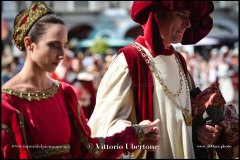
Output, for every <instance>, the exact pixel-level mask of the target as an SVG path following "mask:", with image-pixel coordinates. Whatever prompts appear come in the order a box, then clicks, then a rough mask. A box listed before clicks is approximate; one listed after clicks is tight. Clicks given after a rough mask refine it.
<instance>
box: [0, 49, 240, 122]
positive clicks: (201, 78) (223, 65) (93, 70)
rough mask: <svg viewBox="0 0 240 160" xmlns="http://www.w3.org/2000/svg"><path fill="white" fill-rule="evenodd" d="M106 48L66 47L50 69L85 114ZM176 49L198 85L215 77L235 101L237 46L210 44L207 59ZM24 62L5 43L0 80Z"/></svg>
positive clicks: (228, 98) (109, 55)
mask: <svg viewBox="0 0 240 160" xmlns="http://www.w3.org/2000/svg"><path fill="white" fill-rule="evenodd" d="M109 50H110V51H108V52H107V53H106V54H96V53H90V51H89V50H86V51H85V52H76V51H72V50H67V52H66V58H65V59H64V60H63V61H62V62H61V63H60V64H59V66H58V67H57V69H56V71H55V72H54V73H49V75H50V76H51V77H52V78H54V79H57V80H60V81H64V82H66V83H69V84H71V85H72V86H73V88H74V90H75V92H76V93H77V96H78V99H79V103H80V104H81V105H82V106H83V108H84V112H85V114H86V117H87V118H89V117H90V116H91V113H92V111H93V109H94V106H95V99H96V91H97V89H98V85H99V83H100V81H101V79H102V77H103V75H104V74H105V72H106V70H107V68H108V66H109V65H110V64H111V62H112V60H113V59H114V57H115V56H116V52H114V50H112V49H109ZM178 51H179V52H180V53H181V54H182V55H183V56H184V57H185V59H186V61H187V64H188V69H189V70H190V72H191V73H192V75H193V77H194V80H195V82H196V85H197V86H199V88H200V89H205V88H206V87H207V86H209V85H210V84H211V83H213V82H215V81H216V80H218V82H219V86H220V89H221V91H222V93H223V96H224V98H225V99H226V102H227V103H234V104H238V93H239V91H238V85H239V84H238V83H239V80H238V54H239V53H238V46H236V47H235V48H229V47H227V46H220V47H219V48H213V49H211V50H210V52H209V56H210V58H209V59H205V58H204V57H203V56H202V55H201V53H198V52H196V53H191V54H190V53H188V52H186V51H184V50H182V49H179V50H178ZM23 62H24V57H23V55H21V54H19V55H18V56H14V54H12V53H11V48H10V46H4V49H3V51H2V84H3V83H5V82H6V81H7V80H9V78H11V77H12V76H14V75H15V74H16V73H18V72H19V71H20V69H21V67H22V66H23ZM237 110H238V109H237Z"/></svg>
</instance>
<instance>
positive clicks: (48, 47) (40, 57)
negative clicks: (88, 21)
mask: <svg viewBox="0 0 240 160" xmlns="http://www.w3.org/2000/svg"><path fill="white" fill-rule="evenodd" d="M46 28H47V29H46V33H45V34H43V35H42V36H41V38H40V39H39V41H38V42H36V43H33V49H32V52H30V57H31V60H32V62H33V64H34V68H36V69H38V68H39V69H40V70H43V71H46V72H53V71H54V70H55V69H56V67H57V66H58V64H59V62H60V61H61V60H62V59H63V58H64V55H65V49H66V46H67V33H68V32H67V28H66V26H64V25H62V24H52V23H49V24H47V26H46Z"/></svg>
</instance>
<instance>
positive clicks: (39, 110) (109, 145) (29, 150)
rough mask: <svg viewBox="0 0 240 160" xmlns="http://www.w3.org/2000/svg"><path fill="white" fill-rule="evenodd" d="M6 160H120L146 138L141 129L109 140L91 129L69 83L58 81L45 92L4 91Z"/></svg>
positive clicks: (136, 126) (3, 150)
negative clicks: (122, 155) (107, 159)
mask: <svg viewBox="0 0 240 160" xmlns="http://www.w3.org/2000/svg"><path fill="white" fill-rule="evenodd" d="M1 110H2V121H1V127H2V139H1V141H2V142H1V143H2V144H1V154H2V157H3V158H20V159H29V158H117V157H118V156H120V155H121V154H122V153H123V152H125V151H130V152H132V151H133V150H132V149H131V148H130V147H127V146H131V145H138V144H140V143H141V140H142V139H143V136H144V134H143V131H142V130H141V128H140V126H138V125H133V126H132V127H127V128H126V129H125V130H124V131H123V132H120V133H116V134H114V135H113V136H111V137H106V138H100V137H98V138H91V130H90V128H89V127H88V125H87V122H86V118H85V115H84V113H83V111H82V109H81V107H80V106H79V105H78V102H77V97H76V95H75V93H74V91H73V89H72V88H71V86H69V85H68V84H66V83H64V82H59V81H54V83H53V85H52V87H50V88H49V89H47V90H45V91H42V92H34V93H25V92H24V93H23V92H18V91H15V90H11V89H6V88H5V89H2V108H1Z"/></svg>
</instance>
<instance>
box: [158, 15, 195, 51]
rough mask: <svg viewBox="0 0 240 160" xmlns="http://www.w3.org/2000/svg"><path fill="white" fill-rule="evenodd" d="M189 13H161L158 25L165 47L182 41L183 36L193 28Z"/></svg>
mask: <svg viewBox="0 0 240 160" xmlns="http://www.w3.org/2000/svg"><path fill="white" fill-rule="evenodd" d="M189 16H190V12H189V11H186V10H184V11H160V12H159V13H158V14H157V23H158V26H159V30H160V33H161V37H162V39H163V44H164V46H165V47H168V46H170V44H171V43H173V44H176V43H179V42H181V41H182V38H183V34H184V32H185V31H186V29H187V28H189V27H190V26H191V24H190V20H189Z"/></svg>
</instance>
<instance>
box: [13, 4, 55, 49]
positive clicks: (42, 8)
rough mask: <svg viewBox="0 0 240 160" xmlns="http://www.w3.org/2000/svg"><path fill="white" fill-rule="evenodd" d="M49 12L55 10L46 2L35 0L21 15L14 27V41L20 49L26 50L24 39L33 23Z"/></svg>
mask: <svg viewBox="0 0 240 160" xmlns="http://www.w3.org/2000/svg"><path fill="white" fill-rule="evenodd" d="M48 13H53V10H51V9H50V8H48V6H47V5H46V4H45V3H42V2H34V3H33V4H32V5H31V6H30V7H29V8H28V9H27V10H26V11H24V12H23V13H21V14H20V15H19V16H20V18H19V19H18V22H17V23H16V25H15V27H14V32H13V43H14V44H15V45H16V47H17V48H18V49H19V50H20V51H24V43H23V39H24V37H25V36H26V35H27V34H28V32H29V31H30V29H31V27H32V26H33V24H34V23H35V22H37V20H38V19H40V18H41V17H43V16H45V15H46V14H48Z"/></svg>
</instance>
